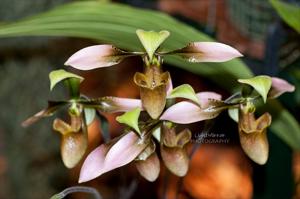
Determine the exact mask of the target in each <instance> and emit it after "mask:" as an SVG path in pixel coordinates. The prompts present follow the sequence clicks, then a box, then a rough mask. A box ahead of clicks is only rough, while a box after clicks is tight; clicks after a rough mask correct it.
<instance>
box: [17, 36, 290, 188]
mask: <svg viewBox="0 0 300 199" xmlns="http://www.w3.org/2000/svg"><path fill="white" fill-rule="evenodd" d="M136 34H137V36H138V39H139V40H140V42H141V44H142V46H143V48H144V51H142V52H128V51H125V50H122V49H119V48H117V47H115V46H113V45H95V46H90V47H86V48H84V49H82V50H79V51H78V52H76V53H75V54H73V55H72V56H71V57H70V58H69V59H68V60H67V61H66V63H65V65H67V66H71V67H74V68H76V69H79V70H92V69H96V68H102V67H109V66H112V65H115V64H118V63H120V62H121V61H122V60H123V59H124V58H126V57H130V56H140V57H141V58H142V60H143V63H144V66H143V69H144V70H143V73H140V72H136V73H135V75H134V77H133V80H134V83H135V84H136V85H137V86H138V87H139V89H140V99H128V98H119V97H111V96H109V97H108V96H104V97H99V98H96V99H89V98H87V97H85V96H83V95H81V94H80V90H79V85H80V83H81V82H82V81H83V80H84V79H83V78H82V77H80V76H78V75H75V74H72V73H70V72H67V71H65V70H56V71H53V72H51V73H50V75H49V77H50V85H51V86H50V88H51V90H52V89H53V88H54V87H55V85H56V84H58V83H59V82H64V83H65V85H66V87H67V88H68V89H69V93H70V99H68V100H64V101H49V103H48V107H47V108H46V109H44V110H42V111H40V112H39V113H37V114H35V115H34V116H32V117H30V118H29V119H27V120H26V121H25V122H24V123H23V125H24V126H28V125H30V124H32V123H33V122H35V121H37V120H38V119H40V118H42V117H48V116H51V115H53V114H54V113H55V112H56V111H58V110H59V109H60V108H61V107H63V106H68V109H67V110H68V111H67V113H68V116H69V117H70V123H69V124H68V123H66V122H64V121H63V120H61V119H58V118H57V119H55V120H54V121H53V129H54V130H55V131H57V132H59V133H60V134H61V135H62V142H61V155H62V159H63V162H64V164H65V165H66V167H68V168H73V167H74V166H76V165H77V164H78V162H79V161H80V160H81V159H82V158H83V156H84V154H85V152H86V149H87V144H88V141H87V136H88V133H87V126H88V125H89V124H90V123H91V122H92V121H93V119H94V117H95V116H96V115H97V114H95V113H96V112H97V113H98V114H100V115H101V114H102V113H114V112H124V113H123V114H122V115H120V116H118V117H117V118H116V120H117V121H118V122H119V123H121V124H124V125H126V126H127V128H126V129H125V130H124V133H123V134H121V135H120V136H118V137H116V138H114V139H112V140H110V141H108V142H106V143H103V144H101V145H100V146H99V147H97V148H96V149H94V150H93V151H92V152H91V153H90V154H89V155H88V156H87V158H86V159H85V161H84V163H83V165H82V168H81V172H80V177H79V182H80V183H81V182H86V181H89V180H92V179H94V178H96V177H98V176H100V175H102V174H103V173H106V172H108V171H111V170H113V169H116V168H119V167H122V166H124V165H126V164H129V163H131V162H134V164H135V165H136V167H137V170H138V172H139V173H140V174H141V175H142V176H143V177H144V178H145V179H147V180H148V181H155V180H156V179H157V178H158V176H159V173H160V160H159V156H158V155H157V153H158V151H159V152H160V157H161V159H162V162H163V163H164V164H165V166H166V167H167V168H168V169H169V170H170V171H171V172H172V173H173V174H175V175H177V176H180V177H182V176H185V175H186V173H187V171H188V165H189V156H188V153H187V144H188V143H190V142H191V138H192V132H191V131H190V130H189V129H184V130H182V131H179V132H178V131H177V130H178V128H177V127H178V126H180V124H190V123H195V122H201V121H206V120H211V119H213V118H216V117H217V116H218V115H219V114H220V113H221V112H223V111H225V110H227V111H228V113H229V116H230V117H231V118H232V119H233V120H235V121H236V122H238V133H239V137H240V143H241V147H242V149H243V150H244V151H245V153H246V154H247V155H248V156H249V158H250V159H252V160H253V161H254V162H256V163H258V164H265V163H266V161H267V159H268V153H269V152H268V151H269V146H268V140H267V137H266V129H267V127H268V126H270V124H271V115H270V114H269V113H264V114H263V115H262V116H260V117H259V118H258V119H256V118H255V109H256V106H257V104H258V103H259V102H263V103H266V101H267V99H270V98H276V97H278V96H280V95H281V94H283V93H284V92H292V91H294V89H295V88H294V86H293V85H291V84H289V83H288V82H287V81H285V80H283V79H279V78H276V77H269V76H263V75H262V76H256V77H253V78H250V79H239V80H238V82H239V83H241V90H240V91H239V92H237V93H235V94H233V95H232V96H231V97H229V98H227V99H226V100H222V96H221V95H219V94H218V93H215V92H208V91H206V92H198V93H196V92H195V91H194V89H193V88H192V87H191V86H190V85H188V84H183V85H179V86H177V87H175V88H173V84H172V80H171V75H170V73H169V72H168V71H164V70H163V68H162V63H163V58H164V57H165V56H180V57H181V58H183V59H184V60H186V61H188V62H193V63H197V62H224V61H229V60H231V59H234V58H237V57H241V56H242V55H241V53H239V52H238V51H237V50H236V49H234V48H232V47H230V46H228V45H225V44H222V43H217V42H193V43H190V44H188V45H187V46H185V47H183V48H181V49H175V50H171V51H164V50H162V48H161V46H162V44H163V42H164V41H165V40H166V39H167V38H168V37H169V35H170V33H169V32H168V31H160V32H155V31H144V30H137V31H136ZM179 98H180V99H181V101H180V102H178V101H177V99H179ZM141 112H144V114H143V116H140V114H141Z"/></svg>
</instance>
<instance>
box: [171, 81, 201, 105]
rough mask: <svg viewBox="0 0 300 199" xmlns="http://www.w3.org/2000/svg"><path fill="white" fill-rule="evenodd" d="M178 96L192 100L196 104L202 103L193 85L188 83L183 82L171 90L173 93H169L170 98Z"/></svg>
mask: <svg viewBox="0 0 300 199" xmlns="http://www.w3.org/2000/svg"><path fill="white" fill-rule="evenodd" d="M177 97H181V98H185V99H189V100H192V101H193V102H195V103H196V104H199V103H200V102H199V99H198V98H197V95H196V93H195V91H194V89H193V87H191V86H190V85H188V84H182V85H180V86H178V87H176V88H174V89H173V90H172V91H171V93H170V94H169V95H168V98H177Z"/></svg>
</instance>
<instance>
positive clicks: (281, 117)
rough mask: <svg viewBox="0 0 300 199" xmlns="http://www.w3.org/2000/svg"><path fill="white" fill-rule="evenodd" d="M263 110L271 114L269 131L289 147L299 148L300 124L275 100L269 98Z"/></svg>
mask: <svg viewBox="0 0 300 199" xmlns="http://www.w3.org/2000/svg"><path fill="white" fill-rule="evenodd" d="M263 111H264V112H266V111H269V112H270V114H271V115H272V124H271V126H270V129H271V131H272V132H273V133H274V134H276V135H277V136H278V137H279V138H281V139H282V140H284V141H285V142H286V143H287V144H288V145H289V146H290V147H292V148H293V149H296V150H300V126H299V123H298V122H297V120H296V119H295V118H294V117H293V116H292V115H291V114H290V113H289V112H288V111H287V110H286V109H285V108H283V107H282V105H281V104H280V103H279V102H278V101H276V100H270V101H269V102H268V103H267V105H266V106H265V107H264V110H263Z"/></svg>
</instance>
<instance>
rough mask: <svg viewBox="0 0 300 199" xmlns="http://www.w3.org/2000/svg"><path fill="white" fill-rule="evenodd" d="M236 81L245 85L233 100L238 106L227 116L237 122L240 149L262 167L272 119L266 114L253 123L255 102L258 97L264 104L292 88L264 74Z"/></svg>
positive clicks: (292, 89) (284, 82)
mask: <svg viewBox="0 0 300 199" xmlns="http://www.w3.org/2000/svg"><path fill="white" fill-rule="evenodd" d="M238 81H239V82H240V83H242V84H243V85H244V86H245V87H244V91H242V95H244V96H242V97H241V98H240V99H232V100H237V101H240V105H239V106H238V107H235V108H233V109H229V115H230V117H231V118H232V119H233V120H235V121H236V122H238V127H239V128H238V129H239V137H240V143H241V146H242V149H243V150H244V151H245V153H246V154H247V155H248V157H249V158H250V159H252V160H253V161H254V162H256V163H258V164H265V163H266V162H267V160H268V155H269V144H268V140H267V136H266V128H267V127H268V126H270V125H271V120H272V117H271V115H270V114H269V113H264V114H263V115H262V116H260V117H259V118H258V119H257V120H256V119H255V114H254V112H255V109H256V107H255V104H254V103H255V102H256V101H257V99H260V98H261V99H262V100H263V101H264V102H266V100H267V99H272V98H276V97H279V96H280V95H282V94H283V93H285V92H293V91H294V90H295V87H294V86H293V85H291V84H290V83H288V82H287V81H285V80H283V79H280V78H277V77H269V76H263V75H261V76H256V77H253V78H250V79H240V80H238Z"/></svg>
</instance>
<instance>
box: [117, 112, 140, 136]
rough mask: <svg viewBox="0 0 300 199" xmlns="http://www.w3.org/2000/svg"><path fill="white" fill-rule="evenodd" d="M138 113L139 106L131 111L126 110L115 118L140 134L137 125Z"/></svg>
mask: <svg viewBox="0 0 300 199" xmlns="http://www.w3.org/2000/svg"><path fill="white" fill-rule="evenodd" d="M140 113H141V109H140V108H135V109H133V110H131V111H128V112H126V113H124V114H123V115H121V116H118V117H117V118H116V120H117V121H118V122H119V123H122V124H126V125H128V126H130V127H131V128H133V129H134V130H135V131H136V132H138V133H139V134H141V132H140V128H139V125H138V122H139V116H140Z"/></svg>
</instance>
